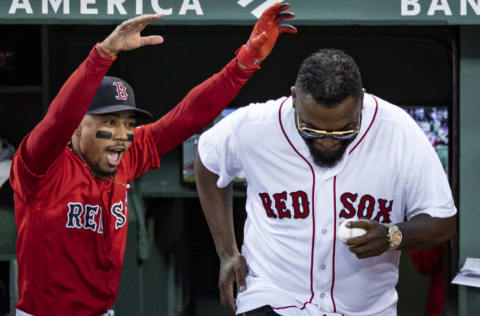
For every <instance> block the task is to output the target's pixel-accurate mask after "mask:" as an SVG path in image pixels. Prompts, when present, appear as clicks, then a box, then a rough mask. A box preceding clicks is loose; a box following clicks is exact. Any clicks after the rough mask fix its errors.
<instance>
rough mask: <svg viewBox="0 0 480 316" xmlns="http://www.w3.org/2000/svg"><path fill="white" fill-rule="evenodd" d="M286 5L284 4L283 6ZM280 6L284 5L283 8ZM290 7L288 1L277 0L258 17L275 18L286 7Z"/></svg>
mask: <svg viewBox="0 0 480 316" xmlns="http://www.w3.org/2000/svg"><path fill="white" fill-rule="evenodd" d="M285 5H286V6H285ZM282 6H283V7H284V9H281V8H282ZM289 7H290V5H289V4H288V3H283V4H282V3H280V2H277V3H274V4H272V5H271V6H270V7H269V8H268V9H267V10H265V11H264V12H263V13H262V16H261V17H260V19H262V20H263V19H267V20H271V21H273V20H275V17H276V16H277V15H278V14H279V13H280V12H282V11H284V10H286V9H288V8H289Z"/></svg>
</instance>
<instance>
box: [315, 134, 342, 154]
mask: <svg viewBox="0 0 480 316" xmlns="http://www.w3.org/2000/svg"><path fill="white" fill-rule="evenodd" d="M315 142H316V143H317V146H319V147H320V148H321V149H322V150H325V151H330V150H333V149H334V148H335V147H337V146H338V144H339V141H338V139H334V138H332V137H329V136H327V137H324V138H317V139H315Z"/></svg>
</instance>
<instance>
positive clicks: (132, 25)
mask: <svg viewBox="0 0 480 316" xmlns="http://www.w3.org/2000/svg"><path fill="white" fill-rule="evenodd" d="M162 16H163V14H144V15H141V16H138V17H135V18H132V19H129V20H126V21H124V22H123V23H122V24H120V25H118V26H117V27H116V28H115V30H114V31H113V32H112V33H111V34H110V35H109V36H108V37H107V38H106V39H105V40H104V41H103V42H102V43H101V44H100V47H101V48H102V49H103V50H104V51H105V52H106V53H108V54H110V55H114V56H115V55H117V54H118V53H119V52H121V51H128V50H133V49H136V48H139V47H142V46H146V45H157V44H161V43H163V37H161V36H159V35H153V36H146V37H142V36H140V32H141V31H143V29H144V28H145V27H146V26H147V25H148V24H150V23H151V22H152V21H154V20H157V19H160V18H161V17H162Z"/></svg>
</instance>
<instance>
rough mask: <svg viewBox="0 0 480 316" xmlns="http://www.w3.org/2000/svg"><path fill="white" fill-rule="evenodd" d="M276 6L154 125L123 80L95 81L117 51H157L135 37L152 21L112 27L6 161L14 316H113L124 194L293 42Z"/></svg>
mask: <svg viewBox="0 0 480 316" xmlns="http://www.w3.org/2000/svg"><path fill="white" fill-rule="evenodd" d="M287 8H288V5H285V4H276V5H273V6H272V7H270V8H269V9H268V10H266V11H265V13H264V14H263V15H262V17H261V18H260V20H259V21H258V22H257V24H256V25H255V28H254V30H253V32H252V35H251V36H250V39H249V40H248V42H247V44H245V45H243V46H242V48H241V49H240V50H239V52H238V54H237V56H236V58H234V59H233V60H232V61H231V62H230V63H228V64H227V65H226V66H225V67H224V68H223V69H222V70H221V71H220V72H219V73H217V74H215V75H213V76H212V77H210V78H209V79H207V80H206V81H205V82H203V83H202V84H200V85H199V86H197V87H195V88H194V89H193V90H192V91H190V92H189V93H188V95H187V96H186V97H185V98H184V99H183V100H182V101H181V102H180V103H179V104H178V105H177V106H176V107H175V108H173V109H172V110H171V111H170V112H169V113H167V114H166V115H165V116H164V117H162V118H160V119H159V120H157V121H156V122H154V123H152V124H148V125H144V126H142V127H139V128H135V125H136V119H137V117H140V116H144V117H145V116H150V114H149V113H148V112H146V111H144V110H140V109H138V108H137V107H136V105H135V99H134V94H133V90H132V88H131V87H130V86H129V85H128V83H126V82H125V81H124V80H121V79H119V78H115V77H108V76H105V74H106V72H107V71H108V69H109V67H110V65H111V64H112V63H113V61H114V60H115V58H116V56H117V54H118V53H119V52H121V51H127V50H132V49H136V48H139V47H142V46H145V45H155V44H160V43H162V42H163V38H162V37H161V36H149V37H142V36H141V35H140V32H141V31H142V30H143V29H144V28H145V27H146V26H147V25H148V24H149V23H151V22H152V21H154V20H156V19H158V18H160V17H161V15H144V16H139V17H136V18H133V19H130V20H128V21H125V22H123V23H122V24H120V25H119V26H118V27H117V28H116V29H115V30H114V31H113V32H112V34H110V35H109V36H108V37H107V38H106V39H105V40H104V41H103V42H101V43H99V44H97V45H96V46H95V47H94V48H93V49H92V50H91V52H90V54H89V56H88V57H87V59H86V60H85V61H84V62H83V63H82V64H81V65H80V66H79V67H78V69H77V70H76V71H75V72H74V73H73V74H72V75H71V76H70V78H69V79H68V80H67V81H66V83H65V84H64V85H63V87H62V88H61V90H60V92H59V93H58V95H57V96H56V98H55V99H54V100H53V102H52V104H51V105H50V108H49V110H48V112H47V114H46V116H45V118H44V119H43V120H42V121H41V122H40V123H39V124H38V125H37V126H36V127H35V128H34V129H33V130H32V132H30V133H29V134H28V135H27V136H26V137H25V139H24V140H23V141H22V143H21V145H20V147H19V149H18V151H17V153H16V154H15V157H14V159H13V163H12V168H11V176H10V181H11V185H12V188H13V190H14V192H15V220H16V224H17V228H18V239H17V257H18V267H19V271H18V272H19V276H18V285H19V301H18V303H17V315H22V316H23V315H34V316H42V315H48V316H55V315H113V311H112V310H111V307H112V305H113V304H114V302H115V298H116V295H117V291H118V285H119V281H120V275H121V269H122V263H123V256H124V251H125V242H126V238H127V216H128V212H127V211H128V201H127V191H128V190H129V188H130V183H132V182H133V181H134V180H135V179H136V178H137V177H138V176H140V175H141V174H142V173H144V172H146V171H147V170H149V169H152V168H158V167H160V157H161V156H162V155H163V154H165V153H166V152H168V151H169V150H171V149H172V148H174V147H175V146H177V145H178V144H180V143H181V142H182V141H183V140H185V139H186V138H188V137H189V136H190V135H192V134H194V133H195V132H197V131H198V130H200V129H201V128H202V127H204V126H205V125H207V124H208V123H209V122H210V121H212V120H213V119H214V118H215V117H216V116H218V114H219V113H220V112H221V111H222V109H223V108H225V107H226V106H227V105H228V104H229V103H230V102H231V101H232V99H233V98H234V97H235V96H236V95H237V93H238V92H239V91H240V89H241V88H242V87H243V85H244V84H245V83H246V82H247V80H248V79H249V78H250V76H251V75H252V74H253V72H254V71H253V70H255V69H258V68H259V63H260V62H261V61H262V60H263V59H264V58H265V57H267V56H268V54H269V53H270V51H271V50H272V48H273V46H274V44H275V41H276V39H277V37H278V35H279V34H280V33H284V32H288V33H295V32H296V29H295V28H294V27H293V26H290V25H279V23H280V22H281V21H283V20H284V19H287V18H292V17H293V14H292V13H287V12H283V11H284V10H286V9H287Z"/></svg>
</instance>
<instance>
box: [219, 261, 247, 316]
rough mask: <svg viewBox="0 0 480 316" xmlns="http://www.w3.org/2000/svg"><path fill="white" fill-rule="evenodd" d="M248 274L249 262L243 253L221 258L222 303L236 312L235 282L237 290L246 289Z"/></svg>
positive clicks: (220, 283) (220, 282)
mask: <svg viewBox="0 0 480 316" xmlns="http://www.w3.org/2000/svg"><path fill="white" fill-rule="evenodd" d="M246 274H247V262H246V261H245V258H244V257H243V256H242V255H240V254H238V255H236V256H234V257H228V258H220V277H219V280H218V289H219V290H220V303H221V304H222V305H223V306H225V307H227V308H229V309H231V310H232V311H233V312H234V313H235V311H236V309H237V308H236V305H235V299H234V298H233V283H234V282H236V283H237V292H243V291H245V290H246V286H245V276H246Z"/></svg>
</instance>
